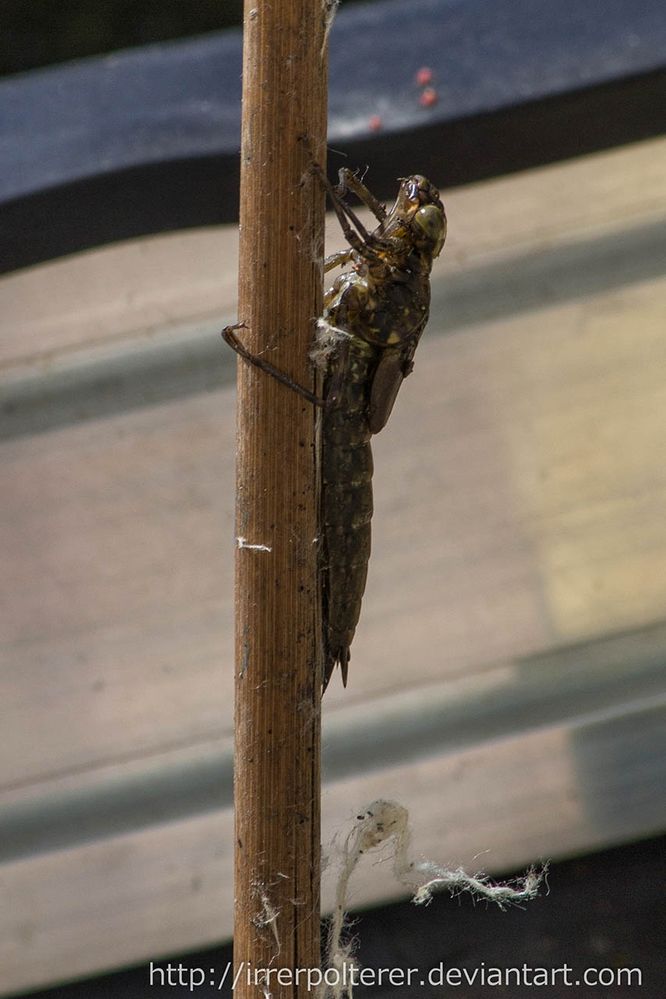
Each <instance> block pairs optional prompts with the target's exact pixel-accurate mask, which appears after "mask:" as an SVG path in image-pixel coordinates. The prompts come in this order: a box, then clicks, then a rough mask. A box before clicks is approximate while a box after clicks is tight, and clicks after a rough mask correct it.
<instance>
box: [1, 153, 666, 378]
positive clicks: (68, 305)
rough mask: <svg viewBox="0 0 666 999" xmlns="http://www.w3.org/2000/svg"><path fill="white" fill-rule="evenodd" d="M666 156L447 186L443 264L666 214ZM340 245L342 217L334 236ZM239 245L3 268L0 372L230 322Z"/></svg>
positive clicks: (452, 266)
mask: <svg viewBox="0 0 666 999" xmlns="http://www.w3.org/2000/svg"><path fill="white" fill-rule="evenodd" d="M665 156H666V140H665V139H663V138H657V139H650V140H647V141H644V142H640V143H636V144H634V145H630V146H627V147H625V148H623V149H617V150H613V151H611V152H602V153H597V154H595V155H592V156H588V157H584V158H582V159H579V160H572V161H569V162H566V163H561V164H557V165H555V166H546V167H541V168H539V169H536V170H531V171H528V172H526V173H521V174H520V175H518V176H511V177H504V178H500V179H498V180H494V181H490V182H488V181H485V182H483V183H479V184H472V185H470V186H468V187H466V188H463V189H460V190H454V191H450V192H447V193H446V204H447V212H448V215H449V218H450V231H449V237H448V243H447V249H446V253H445V255H444V256H442V258H441V259H440V261H439V262H438V263H437V265H436V273H442V274H445V275H447V276H448V277H449V279H450V278H451V276H452V275H455V274H457V273H459V272H465V271H467V270H469V269H470V268H474V267H476V266H479V265H484V264H486V265H487V264H488V263H490V262H492V261H496V260H498V259H502V258H504V257H506V256H507V254H509V255H512V254H524V255H529V254H531V253H532V252H533V251H534V249H535V247H538V248H540V249H544V248H552V247H554V246H556V245H558V244H560V243H564V244H569V243H571V242H572V241H575V240H582V239H585V238H586V237H588V236H590V235H593V236H598V235H599V234H600V233H603V234H608V233H610V232H613V231H618V232H621V231H622V230H624V229H625V228H626V227H627V226H629V225H631V226H635V225H641V224H646V223H650V222H654V221H655V220H656V219H659V218H662V219H663V218H664V214H665V213H666V205H665V203H664V177H663V167H662V164H663V161H664V157H665ZM629 177H630V178H631V182H628V178H629ZM368 179H369V182H371V177H369V178H368ZM432 179H433V180H434V181H437V178H436V177H433V178H432ZM359 214H360V215H361V216H362V217H367V216H366V215H365V214H364V213H363V212H360V213H359ZM341 245H342V238H341V235H340V232H339V226H338V225H337V223H336V222H335V220H334V219H332V218H331V219H329V226H328V234H327V246H328V247H329V249H331V250H333V249H334V248H336V247H338V246H341ZM237 250H238V236H237V231H236V229H235V228H233V227H217V228H215V227H213V228H207V229H205V230H193V231H190V232H179V233H169V234H166V235H162V236H158V237H149V238H146V239H140V240H133V241H131V242H125V243H119V244H115V245H113V246H109V247H104V248H102V249H101V250H98V251H95V252H92V253H85V254H77V255H74V256H72V257H67V258H65V259H63V260H57V261H53V262H52V263H48V264H45V265H40V266H39V267H35V268H28V269H26V270H23V271H21V272H20V273H18V274H14V275H12V274H10V275H6V276H4V277H2V278H0V303H1V306H2V307H1V308H0V371H2V370H3V369H8V368H12V367H13V366H18V367H21V366H23V365H25V364H28V363H34V362H35V361H36V360H40V361H41V362H42V365H43V367H42V370H43V371H44V373H48V370H49V368H50V366H51V365H53V363H54V362H55V361H56V359H57V357H58V356H59V354H62V353H64V354H65V355H68V354H71V353H72V352H74V351H76V350H77V349H81V348H84V349H89V348H90V347H91V346H92V345H95V344H99V345H107V346H108V345H109V344H112V343H114V342H118V341H123V340H126V339H127V337H128V336H129V337H135V336H137V335H140V336H141V337H143V338H145V339H146V340H147V341H148V342H150V341H151V340H155V339H157V340H160V339H164V338H165V337H166V339H167V340H168V331H169V330H174V329H175V330H178V329H179V328H182V327H186V328H187V330H188V332H189V330H191V329H192V328H193V325H194V323H195V322H196V323H197V324H199V325H200V326H207V325H208V324H209V323H210V322H211V321H212V323H213V326H215V324H219V325H221V324H222V320H223V319H224V318H225V317H228V316H231V315H232V314H233V312H234V310H235V301H236V292H235V287H236V256H237Z"/></svg>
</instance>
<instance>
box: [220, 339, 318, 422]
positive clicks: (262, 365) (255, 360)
mask: <svg viewBox="0 0 666 999" xmlns="http://www.w3.org/2000/svg"><path fill="white" fill-rule="evenodd" d="M244 328H245V323H234V324H233V326H225V327H224V329H223V330H222V336H223V337H224V339H225V341H226V342H227V343H228V344H229V346H230V347H231V348H232V350H235V351H236V353H237V354H238V355H239V356H240V357H242V358H243V360H245V361H247V362H248V364H252V365H254V367H255V368H259V370H260V371H264V372H265V373H266V374H267V375H272V377H273V378H275V379H277V381H279V382H281V383H282V384H283V385H286V386H287V387H288V388H290V389H293V390H294V392H298V394H299V395H301V396H303V398H304V399H307V400H308V402H311V403H312V404H313V406H325V405H326V400H325V399H320V398H319V396H318V395H315V394H314V392H310V390H309V389H306V388H303V386H302V385H299V384H298V382H295V381H294V380H293V378H290V377H289V375H285V373H284V371H280V370H279V368H275V367H273V365H272V364H269V362H268V361H264V359H263V358H261V357H257V356H256V355H255V354H251V353H250V351H249V350H247V349H246V348H245V347H244V346H243V344H242V343H241V342H240V340H239V339H238V337H237V336H236V333H235V331H236V330H238V329H244Z"/></svg>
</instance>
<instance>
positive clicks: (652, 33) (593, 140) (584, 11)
mask: <svg viewBox="0 0 666 999" xmlns="http://www.w3.org/2000/svg"><path fill="white" fill-rule="evenodd" d="M241 41H242V39H241V32H240V31H239V30H231V31H227V32H224V33H219V34H212V35H207V36H203V37H201V38H199V39H194V40H188V41H181V42H174V43H166V44H164V43H163V44H159V45H153V46H147V47H145V48H140V49H133V50H127V51H125V52H120V53H117V54H114V55H110V56H106V57H103V58H94V59H87V60H82V61H80V62H76V63H71V64H66V65H61V66H58V67H56V68H53V69H48V70H40V71H37V72H33V73H29V74H23V75H19V76H16V77H13V78H9V79H8V80H6V81H5V82H3V83H1V84H0V269H4V270H6V269H10V268H11V267H15V266H23V265H24V264H26V263H30V262H32V261H34V260H38V259H47V258H48V257H49V256H53V255H58V254H59V253H64V252H71V251H72V250H75V249H78V248H81V247H83V246H88V245H97V244H98V243H102V242H106V241H108V240H110V239H117V238H124V237H125V236H131V235H136V234H139V233H145V232H156V231H161V230H164V229H170V228H178V227H182V226H187V225H201V224H206V223H214V222H217V221H221V220H224V221H229V220H231V219H232V218H234V217H235V212H236V204H237V196H238V194H237V187H238V180H237V153H238V145H239V137H240V95H241ZM665 53H666V17H664V13H663V3H662V2H661V0H384V2H380V3H373V4H360V5H354V6H351V7H350V8H348V9H344V6H343V9H342V10H341V11H340V13H339V14H338V17H337V18H336V21H335V24H334V26H333V30H332V32H331V39H330V114H329V144H330V146H331V147H332V148H333V149H341V150H343V151H344V152H346V153H347V154H348V155H349V156H350V158H351V160H352V162H354V161H355V160H356V161H358V162H360V163H364V162H370V161H372V163H373V169H374V168H375V164H376V163H377V162H379V163H380V164H381V163H388V168H387V169H385V170H384V171H383V172H382V167H381V165H380V167H379V169H378V171H377V174H376V183H377V184H378V186H379V193H380V194H381V193H382V190H381V189H382V186H383V185H386V186H388V184H389V181H390V183H391V184H392V183H393V180H392V178H393V177H395V175H396V172H398V173H399V172H401V171H404V169H405V168H406V169H407V171H409V169H412V167H411V166H410V165H409V163H406V162H405V161H406V160H407V159H410V158H411V157H412V155H413V156H414V157H418V158H419V164H420V165H419V169H423V170H430V169H431V165H430V163H429V159H428V157H429V153H428V151H429V150H430V149H431V148H433V146H439V147H440V148H441V150H442V152H441V155H440V157H439V160H438V161H437V163H439V162H442V163H446V164H447V168H446V169H443V171H442V175H441V176H440V177H437V176H436V177H435V179H436V180H438V181H439V182H445V183H449V184H451V183H464V182H466V181H468V180H474V179H478V178H479V177H481V176H489V175H492V174H493V173H495V172H503V171H505V170H508V169H517V168H520V166H521V165H531V164H532V163H535V162H539V161H540V160H542V161H544V162H546V161H548V160H549V159H553V158H556V157H557V156H559V155H562V156H566V155H574V154H575V153H576V152H577V151H583V150H584V148H585V142H586V136H587V138H588V140H589V141H588V147H590V148H593V147H600V146H603V145H604V144H607V145H612V144H613V143H614V142H618V141H627V140H628V139H631V138H636V137H641V136H642V135H644V134H648V133H654V131H655V130H659V129H660V128H663V120H662V121H661V125H659V116H660V115H661V117H662V119H663V118H664V112H663V106H662V108H661V110H660V109H659V107H658V104H659V101H658V100H657V99H656V98H655V89H654V88H655V79H657V77H655V74H657V76H658V74H659V73H664V70H666V65H665V63H666V57H665ZM423 65H427V66H429V67H430V68H431V69H432V70H433V73H434V81H433V86H434V87H435V89H436V91H437V102H436V103H435V104H434V106H432V107H429V108H424V107H422V106H421V105H420V104H419V95H420V90H419V88H418V86H417V85H416V83H415V80H414V75H415V73H416V71H417V69H418V68H419V67H420V66H423ZM650 74H652V77H651V80H652V83H651V84H650V87H647V88H646V89H645V90H644V91H643V90H641V88H640V86H639V87H638V89H637V87H636V85H635V83H634V85H633V90H632V91H631V95H630V99H628V100H627V101H625V100H624V95H623V93H622V92H618V94H617V95H614V96H613V97H612V99H606V100H605V103H603V104H601V105H595V104H594V103H593V102H592V103H590V102H588V104H587V105H585V104H581V105H580V106H579V107H578V109H577V110H576V113H575V114H574V115H573V116H572V118H571V130H576V133H577V134H576V137H575V141H574V139H573V138H572V137H571V136H569V135H568V133H567V128H568V126H567V122H566V120H565V119H566V116H567V115H568V114H570V113H571V108H570V107H569V105H568V104H567V103H566V102H567V99H568V98H569V96H570V95H572V94H576V93H579V94H580V93H583V94H585V93H587V92H590V93H591V92H592V91H593V90H594V88H597V90H599V88H603V87H604V86H607V85H611V86H615V87H617V86H619V85H620V84H621V83H622V81H625V80H633V81H636V80H641V79H643V78H645V79H647V78H648V77H649V76H650ZM657 84H658V86H659V88H661V89H660V91H659V92H660V93H661V92H663V90H664V82H663V79H660V80H657ZM650 88H651V89H650ZM557 101H561V102H562V103H561V106H560V105H559V104H558V105H557V106H556V105H555V104H554V102H557ZM521 108H528V109H534V108H536V109H537V111H536V113H532V111H530V114H529V115H528V116H527V117H523V118H520V119H518V118H516V117H515V112H516V110H517V109H521ZM548 115H550V117H548ZM372 116H378V117H379V118H380V119H381V128H380V130H378V131H376V132H373V131H372V129H371V128H370V121H371V118H372ZM493 116H494V121H495V124H494V126H493V128H491V129H490V130H489V129H488V128H487V126H486V124H484V121H485V120H486V119H488V120H490V119H491V118H493ZM502 116H505V118H506V123H505V122H504V119H503V118H502ZM512 116H513V117H512ZM623 117H624V121H623V120H622V119H623ZM638 119H641V120H640V121H639V120H638ZM473 120H474V121H476V122H477V125H478V123H479V122H480V123H481V126H479V127H477V129H476V131H475V130H474V128H472V127H471V126H470V127H468V123H469V122H471V121H473ZM632 123H633V125H632ZM632 127H633V132H632ZM588 133H589V135H588ZM593 133H594V134H593ZM606 133H607V136H606ZM357 158H358V159H357ZM340 162H342V161H340ZM437 163H435V164H434V166H435V169H436V168H437ZM331 165H332V166H336V165H339V163H336V162H335V157H334V156H333V157H332V159H331ZM220 178H222V179H221V180H220ZM77 213H78V214H79V215H85V216H86V218H85V219H83V220H82V219H81V218H77V217H76V216H77Z"/></svg>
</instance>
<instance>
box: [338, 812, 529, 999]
mask: <svg viewBox="0 0 666 999" xmlns="http://www.w3.org/2000/svg"><path fill="white" fill-rule="evenodd" d="M389 840H392V841H393V853H392V860H393V874H394V876H395V878H396V881H398V883H399V884H401V885H403V886H404V887H406V888H409V890H410V891H411V892H412V893H413V899H412V900H413V901H414V902H415V903H416V904H417V905H427V904H428V902H430V901H431V899H432V896H433V893H434V892H435V891H437V890H438V889H441V888H448V889H449V891H451V892H453V893H457V892H463V891H468V892H470V893H471V894H472V895H473V896H475V897H477V898H485V899H488V900H490V901H491V902H495V903H496V904H497V905H499V906H500V907H504V906H507V905H510V904H519V903H521V902H527V901H529V900H530V899H533V898H535V897H536V895H537V893H538V889H539V885H540V883H541V881H542V879H543V876H544V873H545V869H542V870H540V871H537V870H536V869H534V868H532V869H530V870H529V871H528V872H527V873H526V875H525V876H524V878H522V879H521V880H520V881H519V882H518V883H517V884H516V885H515V886H511V885H507V884H493V883H492V882H491V881H490V880H489V879H488V878H487V877H485V875H483V874H476V875H470V874H466V873H465V871H464V870H463V869H462V868H460V867H459V868H457V869H456V870H447V869H446V868H443V867H439V866H438V865H437V864H434V863H432V862H431V861H414V860H410V859H409V855H408V849H409V841H410V831H409V812H408V811H407V809H406V808H403V806H402V805H399V804H398V803H397V802H395V801H382V800H381V799H380V800H378V801H373V803H372V804H371V805H369V806H368V807H367V808H366V810H365V811H364V812H363V813H362V814H361V815H358V816H357V820H356V823H355V825H354V827H353V829H352V830H351V832H350V833H349V835H348V836H347V839H346V840H345V844H344V847H343V850H342V868H341V870H340V874H339V877H338V882H337V886H336V892H335V908H334V910H333V915H332V917H331V924H330V927H329V935H328V948H327V950H328V967H329V968H334V969H335V971H336V974H335V975H334V976H331V977H332V979H333V980H334V981H335V983H336V984H333V985H326V984H324V985H322V987H321V989H320V992H319V999H342V997H343V996H344V995H348V996H350V995H351V989H350V986H349V984H348V980H349V979H350V977H351V976H349V975H348V974H345V967H347V968H349V967H353V966H354V964H355V962H354V959H353V957H352V944H351V943H344V942H343V940H342V934H343V931H344V926H345V916H346V912H345V910H346V905H347V891H348V887H349V880H350V878H351V876H352V874H353V873H354V870H355V869H356V866H357V864H358V862H359V860H360V858H361V856H362V855H363V854H364V853H367V852H368V851H369V850H374V849H375V848H376V847H378V846H381V845H382V844H383V843H386V842H387V841H389Z"/></svg>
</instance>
